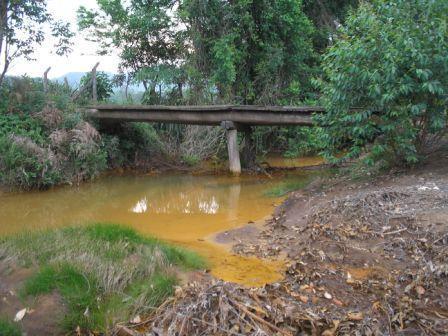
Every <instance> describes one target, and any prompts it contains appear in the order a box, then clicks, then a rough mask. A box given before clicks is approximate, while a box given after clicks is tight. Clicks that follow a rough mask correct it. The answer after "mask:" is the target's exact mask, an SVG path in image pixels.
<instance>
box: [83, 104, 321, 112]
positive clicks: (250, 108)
mask: <svg viewBox="0 0 448 336" xmlns="http://www.w3.org/2000/svg"><path fill="white" fill-rule="evenodd" d="M91 109H95V110H97V111H101V112H117V111H123V112H125V111H129V112H131V111H145V112H159V111H166V112H173V111H178V112H188V111H195V112H211V111H220V112H229V111H232V112H261V113H263V112H284V113H288V112H291V113H313V112H324V111H325V110H324V108H323V107H320V106H257V105H188V106H165V105H147V106H145V105H99V106H92V107H91Z"/></svg>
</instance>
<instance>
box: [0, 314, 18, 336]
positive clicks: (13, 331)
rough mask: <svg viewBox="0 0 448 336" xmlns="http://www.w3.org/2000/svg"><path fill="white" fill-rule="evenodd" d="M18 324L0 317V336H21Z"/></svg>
mask: <svg viewBox="0 0 448 336" xmlns="http://www.w3.org/2000/svg"><path fill="white" fill-rule="evenodd" d="M21 335H22V332H21V331H20V328H19V326H18V325H17V324H16V323H13V322H9V321H8V320H5V319H3V318H0V336H21Z"/></svg>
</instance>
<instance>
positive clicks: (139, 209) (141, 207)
mask: <svg viewBox="0 0 448 336" xmlns="http://www.w3.org/2000/svg"><path fill="white" fill-rule="evenodd" d="M147 210H148V200H147V199H146V197H144V198H143V199H141V200H140V201H138V202H137V204H136V205H135V206H134V207H133V208H132V209H131V211H132V212H134V213H144V212H146V211H147Z"/></svg>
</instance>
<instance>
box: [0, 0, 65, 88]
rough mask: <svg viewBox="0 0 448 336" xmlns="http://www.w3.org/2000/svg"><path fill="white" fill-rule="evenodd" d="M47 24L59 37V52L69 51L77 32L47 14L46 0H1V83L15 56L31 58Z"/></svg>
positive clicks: (57, 47)
mask: <svg viewBox="0 0 448 336" xmlns="http://www.w3.org/2000/svg"><path fill="white" fill-rule="evenodd" d="M45 26H48V27H49V28H50V30H51V35H52V36H53V37H56V38H58V40H57V42H56V45H55V48H56V50H55V52H56V54H58V55H64V54H67V53H69V52H70V51H71V48H70V47H71V38H72V37H73V35H74V34H73V32H72V31H71V30H70V25H69V24H68V23H64V22H62V21H58V20H55V19H54V18H53V17H52V16H51V15H50V13H48V11H47V1H46V0H0V56H1V57H0V59H1V60H0V68H1V70H0V71H1V72H0V85H1V84H2V82H3V79H4V77H5V75H6V73H7V71H8V69H9V67H10V65H11V63H12V62H13V61H14V60H15V59H17V58H20V57H24V58H25V59H27V60H32V55H33V53H34V50H35V48H36V46H38V45H40V44H42V42H43V41H44V40H45V37H46V36H45V30H44V28H45Z"/></svg>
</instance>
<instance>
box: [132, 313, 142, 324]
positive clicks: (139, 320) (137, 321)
mask: <svg viewBox="0 0 448 336" xmlns="http://www.w3.org/2000/svg"><path fill="white" fill-rule="evenodd" d="M141 322H142V319H141V317H140V315H137V316H135V317H134V318H133V319H132V320H131V323H133V324H138V323H141Z"/></svg>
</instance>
